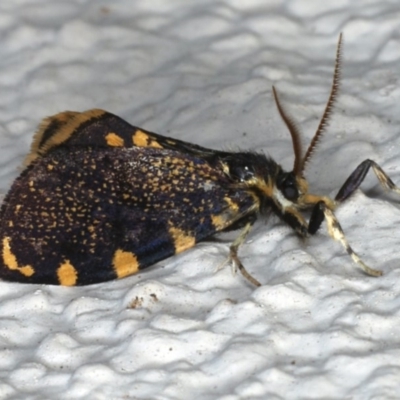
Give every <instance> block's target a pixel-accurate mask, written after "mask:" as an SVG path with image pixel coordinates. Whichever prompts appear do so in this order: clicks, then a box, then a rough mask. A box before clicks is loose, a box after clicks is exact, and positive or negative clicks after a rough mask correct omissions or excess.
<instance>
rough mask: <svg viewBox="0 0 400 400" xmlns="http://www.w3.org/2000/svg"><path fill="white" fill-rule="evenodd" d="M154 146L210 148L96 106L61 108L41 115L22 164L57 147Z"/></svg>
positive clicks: (193, 151)
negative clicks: (144, 125) (164, 133)
mask: <svg viewBox="0 0 400 400" xmlns="http://www.w3.org/2000/svg"><path fill="white" fill-rule="evenodd" d="M59 146H63V147H82V148H87V147H93V148H94V147H154V148H164V149H172V150H176V151H182V152H188V153H191V154H194V155H195V154H196V155H199V156H201V155H204V156H205V155H208V156H211V155H212V154H214V153H215V151H213V150H209V149H206V148H204V147H201V146H197V145H195V144H191V143H187V142H184V141H180V140H176V139H172V138H168V137H165V136H162V135H158V134H156V133H153V132H149V131H146V130H145V129H141V128H138V127H136V126H132V125H130V124H129V123H128V122H126V121H124V120H123V119H122V118H120V117H118V116H116V115H114V114H111V113H109V112H107V111H104V110H100V109H92V110H88V111H84V112H76V111H65V112H62V113H59V114H56V115H53V116H51V117H48V118H45V119H44V120H43V121H42V123H41V124H40V126H39V129H38V131H37V132H36V134H35V136H34V139H33V142H32V146H31V151H30V153H29V155H28V156H27V158H26V161H25V164H26V165H28V164H29V163H30V162H32V161H33V160H35V159H36V158H37V157H43V156H44V155H45V154H47V153H48V152H49V151H51V150H53V149H55V148H57V147H59Z"/></svg>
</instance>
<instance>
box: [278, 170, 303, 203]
mask: <svg viewBox="0 0 400 400" xmlns="http://www.w3.org/2000/svg"><path fill="white" fill-rule="evenodd" d="M276 183H277V186H278V189H279V190H280V191H281V192H282V194H283V195H284V196H285V197H286V198H287V199H288V200H290V201H296V200H297V199H298V198H299V190H298V189H297V185H296V178H295V177H294V175H293V174H292V173H284V174H282V175H281V176H280V177H278V179H277V181H276Z"/></svg>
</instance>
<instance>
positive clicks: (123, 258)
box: [113, 249, 139, 278]
mask: <svg viewBox="0 0 400 400" xmlns="http://www.w3.org/2000/svg"><path fill="white" fill-rule="evenodd" d="M113 267H114V271H115V272H116V274H117V277H118V278H124V277H125V276H128V275H132V274H136V272H138V271H139V261H138V259H137V257H136V256H135V254H133V253H131V252H129V251H124V250H121V249H118V250H117V251H116V252H115V253H114V257H113Z"/></svg>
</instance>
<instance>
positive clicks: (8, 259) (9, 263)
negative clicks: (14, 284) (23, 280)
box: [3, 237, 35, 277]
mask: <svg viewBox="0 0 400 400" xmlns="http://www.w3.org/2000/svg"><path fill="white" fill-rule="evenodd" d="M10 242H11V239H10V238H9V237H5V238H4V239H3V262H4V265H5V266H6V267H7V268H9V269H11V270H14V271H19V272H21V274H22V275H24V276H28V277H29V276H32V275H33V274H34V273H35V270H34V269H33V268H32V267H31V266H30V265H24V266H22V267H20V266H19V265H18V261H17V257H16V256H15V255H14V254H13V252H12V250H11V246H10Z"/></svg>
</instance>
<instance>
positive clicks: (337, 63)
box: [299, 34, 342, 175]
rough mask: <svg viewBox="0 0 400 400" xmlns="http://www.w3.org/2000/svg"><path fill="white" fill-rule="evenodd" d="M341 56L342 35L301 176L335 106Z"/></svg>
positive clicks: (300, 169) (302, 165) (300, 168)
mask: <svg viewBox="0 0 400 400" xmlns="http://www.w3.org/2000/svg"><path fill="white" fill-rule="evenodd" d="M341 55H342V34H340V35H339V40H338V44H337V48H336V60H335V69H334V72H333V80H332V87H331V93H330V95H329V99H328V102H327V103H326V106H325V111H324V113H323V115H322V118H321V120H320V122H319V125H318V128H317V131H316V132H315V135H314V137H313V138H312V140H311V143H310V145H309V146H308V149H307V152H306V155H305V156H304V159H303V161H302V162H301V166H300V167H299V172H300V174H301V175H303V173H304V169H305V167H306V165H307V163H308V162H309V161H310V158H311V155H312V154H313V152H314V150H315V148H316V146H317V144H318V142H319V141H320V139H321V137H322V134H323V133H324V132H325V129H326V127H327V126H328V123H329V118H330V116H331V114H332V109H333V106H334V104H335V101H336V97H337V94H338V91H339V83H340V68H341Z"/></svg>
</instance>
